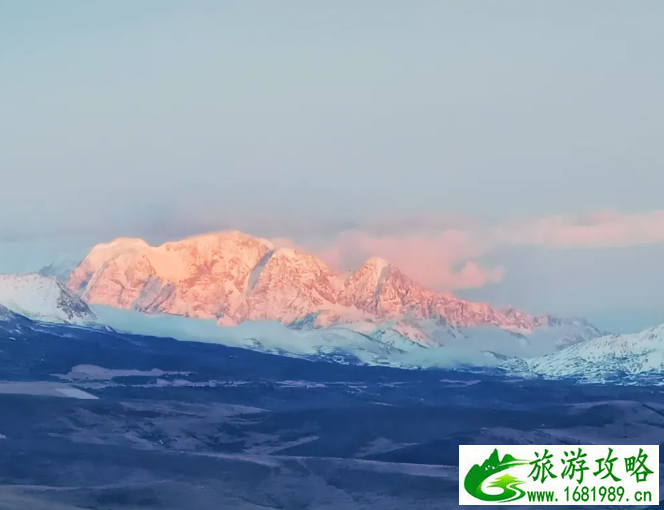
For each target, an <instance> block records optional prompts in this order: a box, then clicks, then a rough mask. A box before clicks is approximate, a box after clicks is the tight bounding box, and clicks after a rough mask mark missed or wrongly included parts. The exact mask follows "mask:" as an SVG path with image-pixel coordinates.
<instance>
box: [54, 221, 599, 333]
mask: <svg viewBox="0 0 664 510" xmlns="http://www.w3.org/2000/svg"><path fill="white" fill-rule="evenodd" d="M67 287H68V288H69V289H70V290H71V291H73V292H75V293H77V294H78V295H79V296H81V297H82V298H83V300H84V301H86V302H87V303H90V304H97V305H107V306H112V307H116V308H121V309H126V310H136V311H140V312H144V313H148V314H169V315H179V316H184V317H192V318H201V319H215V320H217V322H218V324H219V325H222V326H231V325H236V324H240V323H242V322H244V321H251V320H274V321H278V322H281V323H283V324H286V325H295V324H301V323H302V322H303V321H305V322H306V321H308V322H309V324H310V326H311V327H316V328H317V327H328V326H331V325H333V324H354V323H355V324H362V323H364V324H367V327H370V326H371V325H372V324H378V323H380V322H384V321H396V322H401V323H402V326H401V327H404V325H405V324H409V323H410V324H411V325H413V324H414V325H415V329H416V330H418V331H411V332H412V334H408V333H406V336H407V337H416V336H418V335H420V334H421V333H422V331H421V328H419V323H421V322H422V321H428V322H431V321H433V322H435V323H436V325H437V327H439V328H451V329H458V328H477V327H485V326H490V327H496V328H499V329H503V330H506V331H510V332H514V333H517V334H530V333H532V332H533V331H535V330H537V329H541V328H546V327H548V326H554V325H558V324H561V323H563V324H571V323H572V322H573V321H577V322H578V321H582V323H581V324H579V327H580V328H581V329H586V330H587V331H586V332H585V333H583V337H584V338H585V337H588V336H590V337H594V336H599V335H600V333H599V331H597V330H596V329H595V328H593V327H592V326H591V325H590V324H588V323H587V322H585V321H584V320H582V319H571V320H568V319H558V318H554V317H551V316H548V315H539V316H535V315H530V314H527V313H525V312H521V311H519V310H516V309H514V308H512V307H504V308H494V307H492V306H490V305H489V304H486V303H477V302H472V301H466V300H463V299H459V298H457V297H456V296H454V295H453V294H451V293H447V292H436V291H433V290H431V289H428V288H426V287H424V286H422V285H420V284H419V283H417V282H415V281H414V280H412V279H411V278H409V277H408V276H406V275H405V274H404V273H402V272H401V270H400V269H399V268H397V267H396V266H395V265H393V264H391V263H390V262H388V261H386V260H384V259H381V258H378V257H371V258H369V259H368V260H367V261H365V262H364V263H363V264H362V265H361V266H360V267H359V268H357V269H356V270H355V271H351V272H350V273H347V274H345V275H344V274H342V273H341V272H339V271H336V270H334V269H332V268H331V267H330V266H329V265H328V264H326V263H325V262H324V261H323V260H321V259H320V258H318V257H316V256H315V255H312V254H309V253H306V252H303V251H301V250H298V249H293V248H283V247H277V246H276V245H275V244H274V243H272V242H271V241H269V240H266V239H262V238H258V237H254V236H251V235H248V234H245V233H242V232H239V231H235V230H233V231H225V232H219V233H213V234H202V235H198V236H194V237H189V238H186V239H183V240H180V241H170V242H167V243H164V244H162V245H160V246H150V245H149V244H148V243H146V242H145V241H144V240H142V239H138V238H118V239H116V240H114V241H112V242H110V243H104V244H99V245H96V246H95V247H93V248H92V250H91V251H90V252H89V253H88V255H87V256H86V257H85V258H84V259H83V260H82V261H81V262H80V264H79V265H78V266H77V267H76V268H75V269H74V270H73V272H72V273H71V275H70V276H69V278H68V280H67ZM405 329H408V328H405ZM411 330H412V328H411Z"/></svg>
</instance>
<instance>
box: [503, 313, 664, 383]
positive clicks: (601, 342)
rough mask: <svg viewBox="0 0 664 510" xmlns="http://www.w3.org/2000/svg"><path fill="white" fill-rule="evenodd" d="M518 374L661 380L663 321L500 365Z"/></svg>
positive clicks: (663, 337)
mask: <svg viewBox="0 0 664 510" xmlns="http://www.w3.org/2000/svg"><path fill="white" fill-rule="evenodd" d="M504 367H505V368H506V369H507V370H508V371H510V372H512V373H514V374H518V375H535V376H544V377H555V378H558V377H573V378H578V379H582V380H585V381H589V382H604V381H607V380H614V379H616V378H624V377H630V376H636V375H640V376H647V375H657V374H661V376H662V380H664V324H663V325H660V326H657V327H655V328H651V329H647V330H645V331H642V332H641V333H635V334H630V335H609V336H603V337H599V338H595V339H592V340H588V341H587V342H583V343H579V344H576V345H573V346H571V347H567V348H566V349H563V350H560V351H558V352H555V353H552V354H547V355H544V356H539V357H535V358H532V359H521V360H512V361H510V362H508V363H506V364H505V366H504Z"/></svg>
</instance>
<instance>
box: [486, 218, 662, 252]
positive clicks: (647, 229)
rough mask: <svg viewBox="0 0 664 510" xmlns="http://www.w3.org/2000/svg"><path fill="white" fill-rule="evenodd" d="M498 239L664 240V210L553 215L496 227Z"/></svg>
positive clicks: (573, 243) (558, 243) (575, 243)
mask: <svg viewBox="0 0 664 510" xmlns="http://www.w3.org/2000/svg"><path fill="white" fill-rule="evenodd" d="M495 235H496V238H497V241H498V242H499V243H500V242H502V243H505V244H513V245H537V246H550V247H557V248H585V249H590V248H622V247H628V246H642V245H647V244H656V243H662V242H664V211H651V212H645V213H636V214H621V213H618V212H614V211H602V212H596V213H592V214H588V215H584V216H576V217H574V216H552V217H546V218H539V219H534V220H529V221H521V222H517V223H513V224H511V225H506V226H503V227H499V228H497V229H496V230H495Z"/></svg>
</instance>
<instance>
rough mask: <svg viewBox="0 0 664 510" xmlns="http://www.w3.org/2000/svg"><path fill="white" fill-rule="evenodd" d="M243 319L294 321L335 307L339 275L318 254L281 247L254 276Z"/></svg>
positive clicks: (241, 310) (242, 313) (243, 307)
mask: <svg viewBox="0 0 664 510" xmlns="http://www.w3.org/2000/svg"><path fill="white" fill-rule="evenodd" d="M252 280H253V281H252V285H251V289H250V292H249V293H248V296H247V299H246V302H245V304H244V306H242V307H240V309H239V310H238V312H239V314H238V315H239V319H240V320H279V321H280V322H284V323H288V324H289V323H291V322H294V321H296V320H298V319H301V318H302V317H304V316H307V315H309V314H312V313H316V312H318V311H321V310H330V309H333V308H335V307H336V304H337V295H338V293H339V290H340V289H341V281H340V279H339V277H338V275H337V274H336V273H335V272H334V271H333V270H332V269H330V267H329V266H328V265H327V264H325V263H324V262H323V261H322V260H320V259H318V258H317V257H315V256H313V255H310V254H307V253H302V252H300V251H298V250H293V249H291V248H280V249H278V250H276V251H274V252H272V253H270V255H269V257H268V258H267V259H266V260H263V261H261V264H260V267H259V268H258V270H257V272H256V273H254V275H253V277H252Z"/></svg>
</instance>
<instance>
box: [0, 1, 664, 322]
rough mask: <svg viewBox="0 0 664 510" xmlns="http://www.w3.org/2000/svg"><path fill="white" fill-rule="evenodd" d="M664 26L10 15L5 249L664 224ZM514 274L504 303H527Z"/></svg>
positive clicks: (0, 18)
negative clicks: (546, 221) (572, 221)
mask: <svg viewBox="0 0 664 510" xmlns="http://www.w3.org/2000/svg"><path fill="white" fill-rule="evenodd" d="M662 20H664V3H663V2H661V0H640V1H639V2H626V1H624V0H584V1H583V2H557V1H553V0H552V1H548V2H533V1H532V0H518V1H517V0H501V1H500V2H491V1H487V0H485V1H474V0H464V1H463V2H452V1H444V0H418V1H417V2H406V1H403V0H363V1H361V2H358V1H350V0H337V1H335V2H312V1H309V0H280V1H279V2H268V1H266V0H265V1H262V2H247V1H246V0H245V1H224V0H180V1H174V0H140V1H136V0H114V1H104V2H102V1H96V2H93V1H89V0H61V1H58V2H54V1H52V0H20V1H16V0H0V155H1V159H0V168H2V179H1V182H0V184H1V185H2V188H1V191H0V193H1V196H2V200H0V238H10V237H12V236H25V235H28V236H29V235H33V234H40V235H42V234H49V235H51V236H54V237H58V236H72V235H76V236H79V235H80V236H85V237H86V239H87V238H95V239H98V240H106V239H107V238H109V237H114V236H116V235H143V236H148V237H153V238H161V237H169V236H171V237H172V236H174V235H180V234H184V233H194V232H197V231H200V230H208V229H216V228H226V227H236V228H241V229H245V230H247V229H248V230H250V231H252V232H255V233H257V234H262V235H283V236H289V235H290V236H295V237H297V236H298V235H300V236H306V235H309V234H310V233H311V232H310V231H316V230H320V231H322V232H328V231H329V232H334V231H335V230H341V229H343V228H345V227H346V226H348V225H355V224H358V223H361V222H362V221H364V219H365V218H368V217H376V216H381V215H386V214H389V215H393V216H399V215H403V216H416V215H418V214H422V213H427V212H433V213H441V214H449V213H454V214H458V215H468V216H473V217H479V218H486V219H491V220H496V221H502V220H505V221H506V220H508V219H510V218H514V217H531V216H547V215H555V214H580V213H587V212H592V211H596V210H604V209H614V210H618V211H621V212H624V213H631V212H637V211H649V210H653V209H658V208H661V207H662V205H663V203H664V201H663V200H662V190H663V189H664V171H663V170H662V169H663V166H664V144H662V143H661V138H662V133H664V99H663V98H664V94H663V93H662V90H664V66H662V65H661V64H660V62H661V50H662V48H664V31H663V30H662ZM298 217H300V218H302V217H303V218H306V221H305V222H302V221H299V222H298ZM266 219H269V220H270V222H269V225H268V223H266ZM520 253H521V255H513V254H512V255H509V256H507V255H506V257H507V259H506V260H507V262H506V263H505V265H506V267H507V269H508V272H507V276H506V278H505V280H504V282H503V283H502V284H500V285H498V286H495V287H493V288H492V289H485V290H486V295H487V296H489V297H492V298H495V299H496V300H498V301H509V300H512V299H513V298H515V296H518V295H520V294H519V292H521V290H523V289H528V288H529V286H527V285H525V284H524V285H521V284H520V283H519V281H520V280H519V278H517V277H516V276H510V275H514V274H515V273H514V271H511V272H510V261H511V260H517V258H518V257H519V256H520V257H521V259H523V253H525V252H520ZM556 253H560V252H556ZM587 253H588V252H586V254H583V255H579V256H583V257H587V256H590V255H588V254H587ZM621 253H622V252H621ZM634 253H635V255H634V256H635V257H638V256H640V257H646V258H647V260H648V261H650V262H648V263H650V264H652V265H654V264H655V261H656V259H655V255H647V256H646V255H642V254H641V255H637V254H636V251H635V252H634ZM496 256H498V255H496ZM541 256H543V255H533V254H529V255H528V256H527V257H526V258H525V260H521V259H519V263H518V264H519V266H520V267H523V268H524V273H520V274H527V273H528V271H529V270H530V271H535V269H533V268H539V269H538V270H539V271H546V269H543V268H542V264H541V262H538V260H540V259H538V257H541ZM546 256H547V257H548V256H549V255H546ZM621 256H622V255H621ZM510 257H511V258H510ZM515 257H516V258H515ZM562 257H563V258H562V259H556V260H559V261H562V262H559V263H557V265H555V264H554V266H555V268H553V267H552V269H551V272H550V273H548V274H547V275H546V277H547V278H554V279H556V278H557V273H556V271H559V272H560V273H561V275H564V274H565V271H566V270H567V269H566V268H569V267H574V264H576V263H577V262H574V260H572V259H573V258H574V254H570V253H567V254H565V255H564V256H562ZM623 257H624V256H623ZM648 257H652V258H648ZM627 258H628V259H629V256H628V257H627ZM621 260H622V259H621ZM660 260H661V259H660ZM501 263H503V262H502V261H501ZM648 263H646V262H645V261H641V264H640V267H632V268H628V267H622V268H621V271H622V272H623V274H624V272H625V271H633V272H634V278H633V279H630V278H629V273H626V274H627V276H623V277H621V278H623V279H625V278H626V281H627V282H628V283H629V282H633V281H641V280H644V275H645V274H646V273H645V270H644V269H643V266H644V264H645V266H647V267H648V270H650V269H651V268H650V266H648ZM565 264H567V266H566V265H565ZM558 266H560V267H558ZM528 268H531V269H528ZM0 269H2V267H0ZM651 276H652V275H651ZM583 278H585V280H583V279H582V281H584V282H585V283H584V285H585V287H584V289H586V287H587V288H588V289H590V288H593V287H594V286H595V285H596V284H597V283H598V282H600V281H601V283H602V284H603V285H606V282H607V281H608V282H611V281H613V280H611V276H610V275H606V274H604V273H602V274H599V273H596V274H595V273H593V272H592V271H590V269H589V270H588V271H587V272H585V273H584V276H583ZM654 278H655V280H657V278H659V280H658V281H662V282H664V271H662V270H660V271H659V273H657V274H656V275H655V276H654ZM621 281H622V280H621ZM644 281H645V282H646V283H644V285H646V286H647V285H649V283H648V282H651V281H652V278H651V279H650V280H647V279H645V280H644ZM616 283H618V282H617V281H616ZM510 285H511V286H512V287H513V290H509V289H510V288H512V287H510ZM627 287H628V288H631V287H632V286H630V285H627ZM519 289H521V290H519ZM642 290H643V288H642ZM651 291H652V289H651V290H648V292H651ZM474 292H476V293H480V294H482V292H484V290H479V291H474ZM496 292H498V293H499V295H497V296H496V295H495V294H496ZM583 292H586V293H587V297H586V298H582V299H581V301H582V304H583V303H587V302H589V301H590V300H591V299H595V298H596V299H597V301H594V305H593V306H595V307H598V306H599V307H600V308H601V305H600V304H599V303H601V302H602V299H603V297H602V296H601V295H597V296H595V295H593V293H592V292H591V291H589V290H587V289H586V290H584V291H583ZM630 292H631V291H630ZM648 292H646V293H648ZM637 294H639V293H638V292H636V291H635V295H634V296H632V295H631V294H629V295H628V296H627V297H626V298H625V301H626V302H625V306H627V305H628V304H629V305H630V306H632V305H635V299H636V297H637V296H636V295H637ZM648 295H650V294H648ZM660 297H662V296H661V295H660ZM529 299H530V298H529ZM538 299H540V298H539V297H538V296H536V295H535V296H533V297H532V303H534V305H533V306H534V307H535V308H540V307H543V306H544V305H545V304H546V303H548V301H546V300H540V301H539V302H538ZM637 301H638V299H637ZM639 303H641V304H639ZM661 304H662V303H661V302H660V303H659V304H657V307H658V309H664V306H661ZM636 305H638V306H637V307H640V308H642V307H643V306H646V305H648V306H653V304H652V302H645V301H643V302H641V301H638V302H637V303H636ZM641 305H642V306H641ZM607 306H608V305H607ZM616 306H618V307H620V303H618V304H617V305H616ZM581 308H583V307H581ZM581 312H583V310H581ZM663 320H664V318H663Z"/></svg>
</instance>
